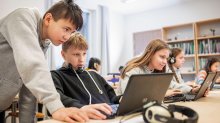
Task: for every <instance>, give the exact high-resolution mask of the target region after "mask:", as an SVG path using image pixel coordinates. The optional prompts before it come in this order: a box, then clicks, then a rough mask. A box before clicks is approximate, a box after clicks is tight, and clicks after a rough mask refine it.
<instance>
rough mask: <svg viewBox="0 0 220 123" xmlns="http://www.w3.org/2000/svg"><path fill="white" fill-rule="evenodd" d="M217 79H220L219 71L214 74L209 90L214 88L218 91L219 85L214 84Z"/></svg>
mask: <svg viewBox="0 0 220 123" xmlns="http://www.w3.org/2000/svg"><path fill="white" fill-rule="evenodd" d="M218 77H220V71H217V72H216V75H215V77H214V79H213V81H212V84H211V86H210V89H211V90H212V89H213V88H216V89H220V84H216V83H215V82H216V80H217V79H218Z"/></svg>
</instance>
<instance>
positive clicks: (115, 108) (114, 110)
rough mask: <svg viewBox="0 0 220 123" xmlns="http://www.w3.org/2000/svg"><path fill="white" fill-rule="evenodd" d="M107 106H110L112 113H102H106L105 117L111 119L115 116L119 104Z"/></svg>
mask: <svg viewBox="0 0 220 123" xmlns="http://www.w3.org/2000/svg"><path fill="white" fill-rule="evenodd" d="M109 106H111V108H112V114H110V115H108V114H105V113H104V114H105V115H106V117H107V119H113V118H115V116H116V113H117V110H118V106H119V104H110V105H109Z"/></svg>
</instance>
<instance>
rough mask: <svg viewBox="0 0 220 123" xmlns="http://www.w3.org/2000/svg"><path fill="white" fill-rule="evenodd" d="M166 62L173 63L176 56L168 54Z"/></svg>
mask: <svg viewBox="0 0 220 123" xmlns="http://www.w3.org/2000/svg"><path fill="white" fill-rule="evenodd" d="M168 63H169V64H175V63H176V58H175V57H174V56H173V54H170V56H169V58H168Z"/></svg>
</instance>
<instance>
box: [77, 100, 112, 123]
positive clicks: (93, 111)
mask: <svg viewBox="0 0 220 123" xmlns="http://www.w3.org/2000/svg"><path fill="white" fill-rule="evenodd" d="M81 109H82V110H84V111H85V112H86V113H87V115H88V117H89V118H91V119H96V120H103V119H106V115H105V114H108V115H110V114H111V112H112V108H111V106H109V105H108V104H106V103H100V104H91V105H85V106H83V107H81Z"/></svg>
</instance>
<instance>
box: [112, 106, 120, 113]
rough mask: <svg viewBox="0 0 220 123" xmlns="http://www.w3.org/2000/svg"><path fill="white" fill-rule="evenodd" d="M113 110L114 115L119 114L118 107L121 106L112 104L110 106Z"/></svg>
mask: <svg viewBox="0 0 220 123" xmlns="http://www.w3.org/2000/svg"><path fill="white" fill-rule="evenodd" d="M110 106H111V108H112V114H116V113H117V110H118V106H119V104H112V105H110Z"/></svg>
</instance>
